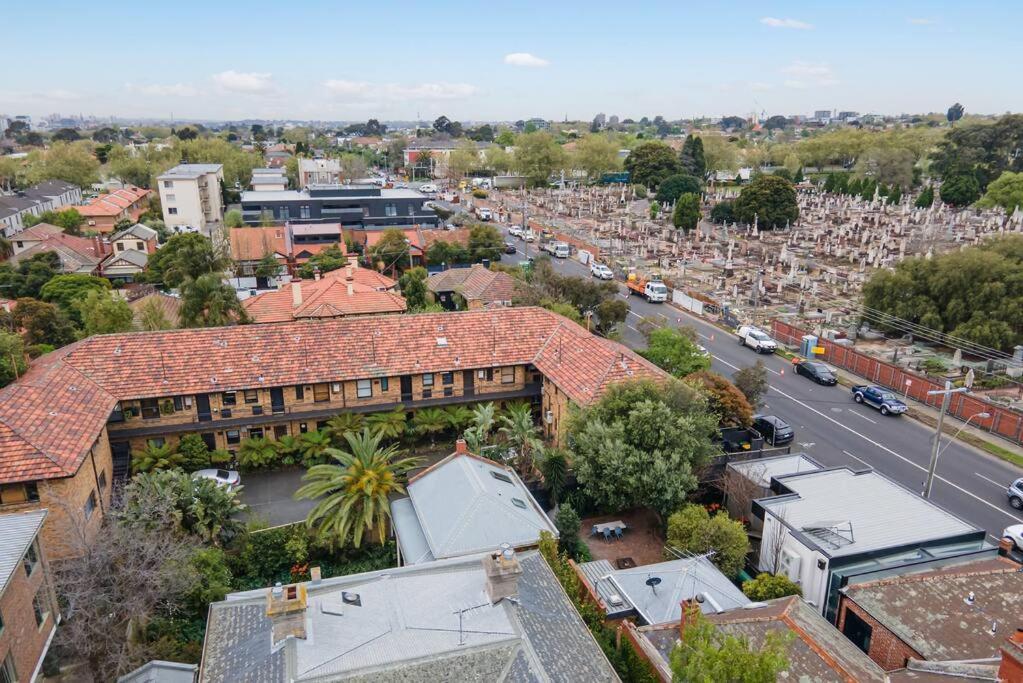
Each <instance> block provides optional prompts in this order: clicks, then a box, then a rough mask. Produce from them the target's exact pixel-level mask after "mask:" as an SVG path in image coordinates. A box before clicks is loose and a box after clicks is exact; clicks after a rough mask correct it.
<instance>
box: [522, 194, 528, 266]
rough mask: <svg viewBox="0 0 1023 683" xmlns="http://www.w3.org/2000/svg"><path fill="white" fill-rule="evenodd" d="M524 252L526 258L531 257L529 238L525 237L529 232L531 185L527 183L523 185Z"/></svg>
mask: <svg viewBox="0 0 1023 683" xmlns="http://www.w3.org/2000/svg"><path fill="white" fill-rule="evenodd" d="M522 230H523V238H522V245H523V246H522V253H523V254H525V256H526V259H527V260H528V259H529V240H527V239H526V238H525V235H528V234H529V187H527V186H526V185H523V186H522Z"/></svg>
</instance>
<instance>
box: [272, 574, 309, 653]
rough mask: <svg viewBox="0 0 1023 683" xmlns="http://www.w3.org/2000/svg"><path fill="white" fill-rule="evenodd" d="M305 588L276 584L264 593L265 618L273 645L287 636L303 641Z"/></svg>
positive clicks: (294, 584)
mask: <svg viewBox="0 0 1023 683" xmlns="http://www.w3.org/2000/svg"><path fill="white" fill-rule="evenodd" d="M305 608H306V588H305V586H304V585H303V584H300V583H290V584H288V585H287V586H282V585H281V584H280V582H279V581H278V582H277V584H276V585H275V586H274V587H273V588H270V589H269V590H267V592H266V616H267V617H268V618H269V619H270V623H271V625H272V628H273V638H272V640H273V644H274V645H276V644H277V643H279V642H281V641H282V640H284V639H285V638H287V637H288V636H293V637H295V638H302V639H303V640H304V639H305Z"/></svg>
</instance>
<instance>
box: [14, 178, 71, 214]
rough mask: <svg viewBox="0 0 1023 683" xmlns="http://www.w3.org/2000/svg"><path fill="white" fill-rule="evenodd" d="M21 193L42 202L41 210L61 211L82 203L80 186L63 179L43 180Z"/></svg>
mask: <svg viewBox="0 0 1023 683" xmlns="http://www.w3.org/2000/svg"><path fill="white" fill-rule="evenodd" d="M21 194H23V195H24V196H26V197H28V198H29V199H37V200H39V201H40V202H42V207H43V211H61V210H63V209H67V208H72V207H74V206H75V205H76V204H81V203H82V188H80V187H78V186H77V185H74V184H72V183H68V182H65V181H63V180H44V181H43V182H41V183H36V184H35V185H33V186H32V187H27V188H25V190H24V191H23V192H22V193H21Z"/></svg>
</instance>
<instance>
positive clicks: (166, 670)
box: [117, 659, 198, 683]
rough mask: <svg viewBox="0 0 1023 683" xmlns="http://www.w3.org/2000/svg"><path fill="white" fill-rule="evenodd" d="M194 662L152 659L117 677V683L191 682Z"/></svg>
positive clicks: (193, 677) (193, 678) (194, 670)
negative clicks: (185, 662) (183, 662)
mask: <svg viewBox="0 0 1023 683" xmlns="http://www.w3.org/2000/svg"><path fill="white" fill-rule="evenodd" d="M196 669H198V667H197V666H196V665H195V664H182V663H180V662H164V661H161V660H158V659H154V660H153V661H151V662H147V663H145V664H143V665H142V666H140V667H139V668H137V669H135V670H134V671H132V672H131V673H129V674H125V675H124V676H121V677H120V678H118V679H117V683H193V682H194V681H195V672H196Z"/></svg>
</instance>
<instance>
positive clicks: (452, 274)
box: [427, 265, 518, 303]
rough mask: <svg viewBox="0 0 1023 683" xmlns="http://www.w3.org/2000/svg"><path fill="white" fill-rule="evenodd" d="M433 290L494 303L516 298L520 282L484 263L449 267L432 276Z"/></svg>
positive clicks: (431, 287) (429, 281)
mask: <svg viewBox="0 0 1023 683" xmlns="http://www.w3.org/2000/svg"><path fill="white" fill-rule="evenodd" d="M427 287H429V289H430V291H431V292H457V293H458V294H461V295H462V296H463V297H464V298H465V299H466V300H467V301H482V302H484V303H494V302H502V301H511V300H512V299H514V298H515V294H516V290H517V289H518V282H517V281H516V280H515V278H513V277H512V276H511V275H508V273H501V272H498V271H494V270H490V269H489V268H486V267H484V266H482V265H475V266H472V267H471V268H449V269H448V270H445V271H444V272H443V273H439V274H437V275H432V276H430V279H429V280H427Z"/></svg>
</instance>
